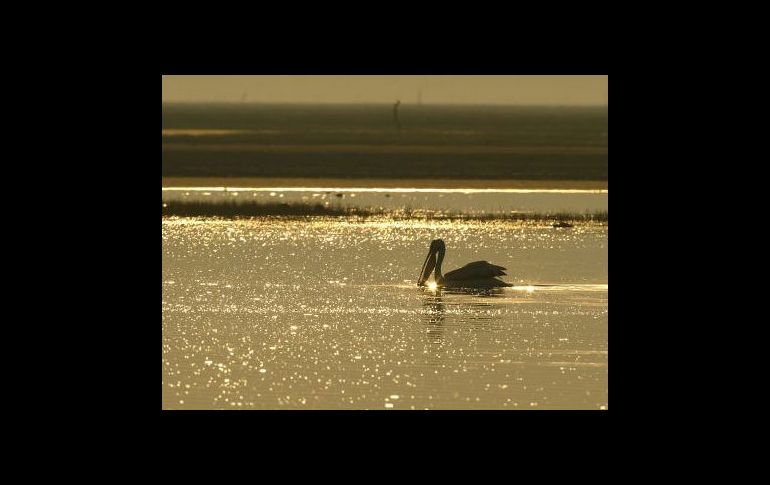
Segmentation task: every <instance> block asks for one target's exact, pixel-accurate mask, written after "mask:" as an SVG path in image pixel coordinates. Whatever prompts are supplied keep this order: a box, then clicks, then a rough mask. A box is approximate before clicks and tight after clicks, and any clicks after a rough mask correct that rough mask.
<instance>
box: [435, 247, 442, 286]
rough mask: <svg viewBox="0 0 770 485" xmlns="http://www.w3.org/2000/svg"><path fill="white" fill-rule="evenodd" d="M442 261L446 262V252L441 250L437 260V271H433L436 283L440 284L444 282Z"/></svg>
mask: <svg viewBox="0 0 770 485" xmlns="http://www.w3.org/2000/svg"><path fill="white" fill-rule="evenodd" d="M442 261H444V251H443V250H439V252H438V256H437V258H436V269H435V270H434V271H433V279H434V280H436V283H440V282H441V281H443V280H444V275H442V274H441V262H442Z"/></svg>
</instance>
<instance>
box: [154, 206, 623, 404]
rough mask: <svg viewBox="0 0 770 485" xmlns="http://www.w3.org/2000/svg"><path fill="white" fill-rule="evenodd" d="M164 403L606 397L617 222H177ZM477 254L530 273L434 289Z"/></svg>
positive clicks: (166, 248) (170, 252) (171, 229)
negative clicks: (427, 267)
mask: <svg viewBox="0 0 770 485" xmlns="http://www.w3.org/2000/svg"><path fill="white" fill-rule="evenodd" d="M162 237H163V271H162V272H163V275H162V285H163V302H162V307H163V317H162V325H163V338H162V369H163V370H162V374H163V378H162V401H163V408H164V409H394V410H398V409H606V408H607V406H608V280H607V273H608V268H607V264H608V249H607V244H608V227H606V226H600V225H581V226H576V227H575V228H572V229H556V228H552V227H545V226H543V227H533V226H531V225H522V224H517V223H511V222H505V223H502V222H494V221H492V222H456V221H455V222H449V221H397V222H394V221H391V220H387V219H382V220H369V221H368V222H356V221H353V220H346V219H334V218H306V219H293V220H292V219H280V218H256V219H252V220H217V219H206V218H199V219H191V218H164V219H163V222H162ZM437 237H441V238H443V239H444V240H445V242H446V244H447V256H446V259H445V261H444V268H445V271H448V270H451V269H454V268H456V267H459V266H462V265H464V264H465V263H467V262H470V261H475V260H480V259H482V260H488V261H490V262H493V263H495V264H500V265H502V266H505V267H506V268H508V274H509V276H507V277H504V279H506V280H507V281H509V282H512V283H514V284H516V285H517V286H516V287H514V288H506V289H503V290H500V291H498V292H495V293H491V294H463V293H459V294H458V293H448V292H435V291H430V290H421V289H419V288H417V287H416V284H415V282H416V279H417V276H418V275H417V273H418V271H419V269H420V266H421V264H422V262H423V259H424V257H425V254H426V252H427V248H428V245H429V243H430V240H431V239H434V238H437Z"/></svg>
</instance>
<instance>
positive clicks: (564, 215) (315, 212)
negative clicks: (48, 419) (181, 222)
mask: <svg viewBox="0 0 770 485" xmlns="http://www.w3.org/2000/svg"><path fill="white" fill-rule="evenodd" d="M162 214H163V216H164V217H165V216H169V217H170V216H178V217H223V218H248V217H264V216H279V217H312V216H324V217H358V218H364V219H365V218H372V217H385V216H387V217H389V218H391V219H397V220H399V219H400V220H403V219H423V220H481V221H522V222H537V223H549V224H553V225H554V226H556V227H570V225H571V224H573V223H587V222H590V223H602V224H607V223H608V221H609V215H608V211H602V212H585V213H578V212H557V213H532V212H508V213H505V212H495V213H482V214H478V213H472V214H466V213H458V212H442V211H430V210H417V209H411V208H408V207H407V208H405V209H397V210H390V209H385V208H382V207H371V208H360V207H340V206H327V205H323V204H302V203H295V204H289V203H262V202H256V201H248V202H235V201H165V202H163V206H162Z"/></svg>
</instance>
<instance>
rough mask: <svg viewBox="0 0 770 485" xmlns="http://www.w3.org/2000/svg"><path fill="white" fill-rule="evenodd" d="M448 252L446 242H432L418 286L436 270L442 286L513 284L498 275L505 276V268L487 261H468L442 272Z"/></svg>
mask: <svg viewBox="0 0 770 485" xmlns="http://www.w3.org/2000/svg"><path fill="white" fill-rule="evenodd" d="M445 253H446V244H444V241H442V240H441V239H436V240H434V241H433V242H431V244H430V249H429V250H428V256H427V257H426V258H425V262H424V263H423V265H422V271H421V273H420V278H419V279H418V280H417V285H418V286H423V285H424V284H425V281H426V280H427V279H428V277H429V276H430V272H431V271H433V270H434V269H435V271H434V279H435V282H436V286H437V287H442V288H497V287H503V286H513V285H511V284H510V283H506V282H505V281H503V280H500V279H498V278H497V276H505V268H503V267H502V266H496V265H494V264H491V263H489V262H487V261H474V262H472V263H468V264H466V265H465V266H463V267H462V268H458V269H456V270H453V271H450V272H448V273H447V274H446V275H442V274H441V263H442V261H443V260H444V254H445Z"/></svg>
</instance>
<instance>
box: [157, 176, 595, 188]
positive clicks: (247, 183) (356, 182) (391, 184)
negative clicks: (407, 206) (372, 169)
mask: <svg viewBox="0 0 770 485" xmlns="http://www.w3.org/2000/svg"><path fill="white" fill-rule="evenodd" d="M173 187H251V188H257V187H259V188H271V187H340V188H375V187H376V188H387V189H390V188H415V189H447V188H449V189H543V190H547V189H567V190H569V189H574V190H609V189H608V187H609V182H608V181H607V180H505V179H493V180H490V179H415V178H409V179H377V178H286V177H163V178H162V188H173Z"/></svg>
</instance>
